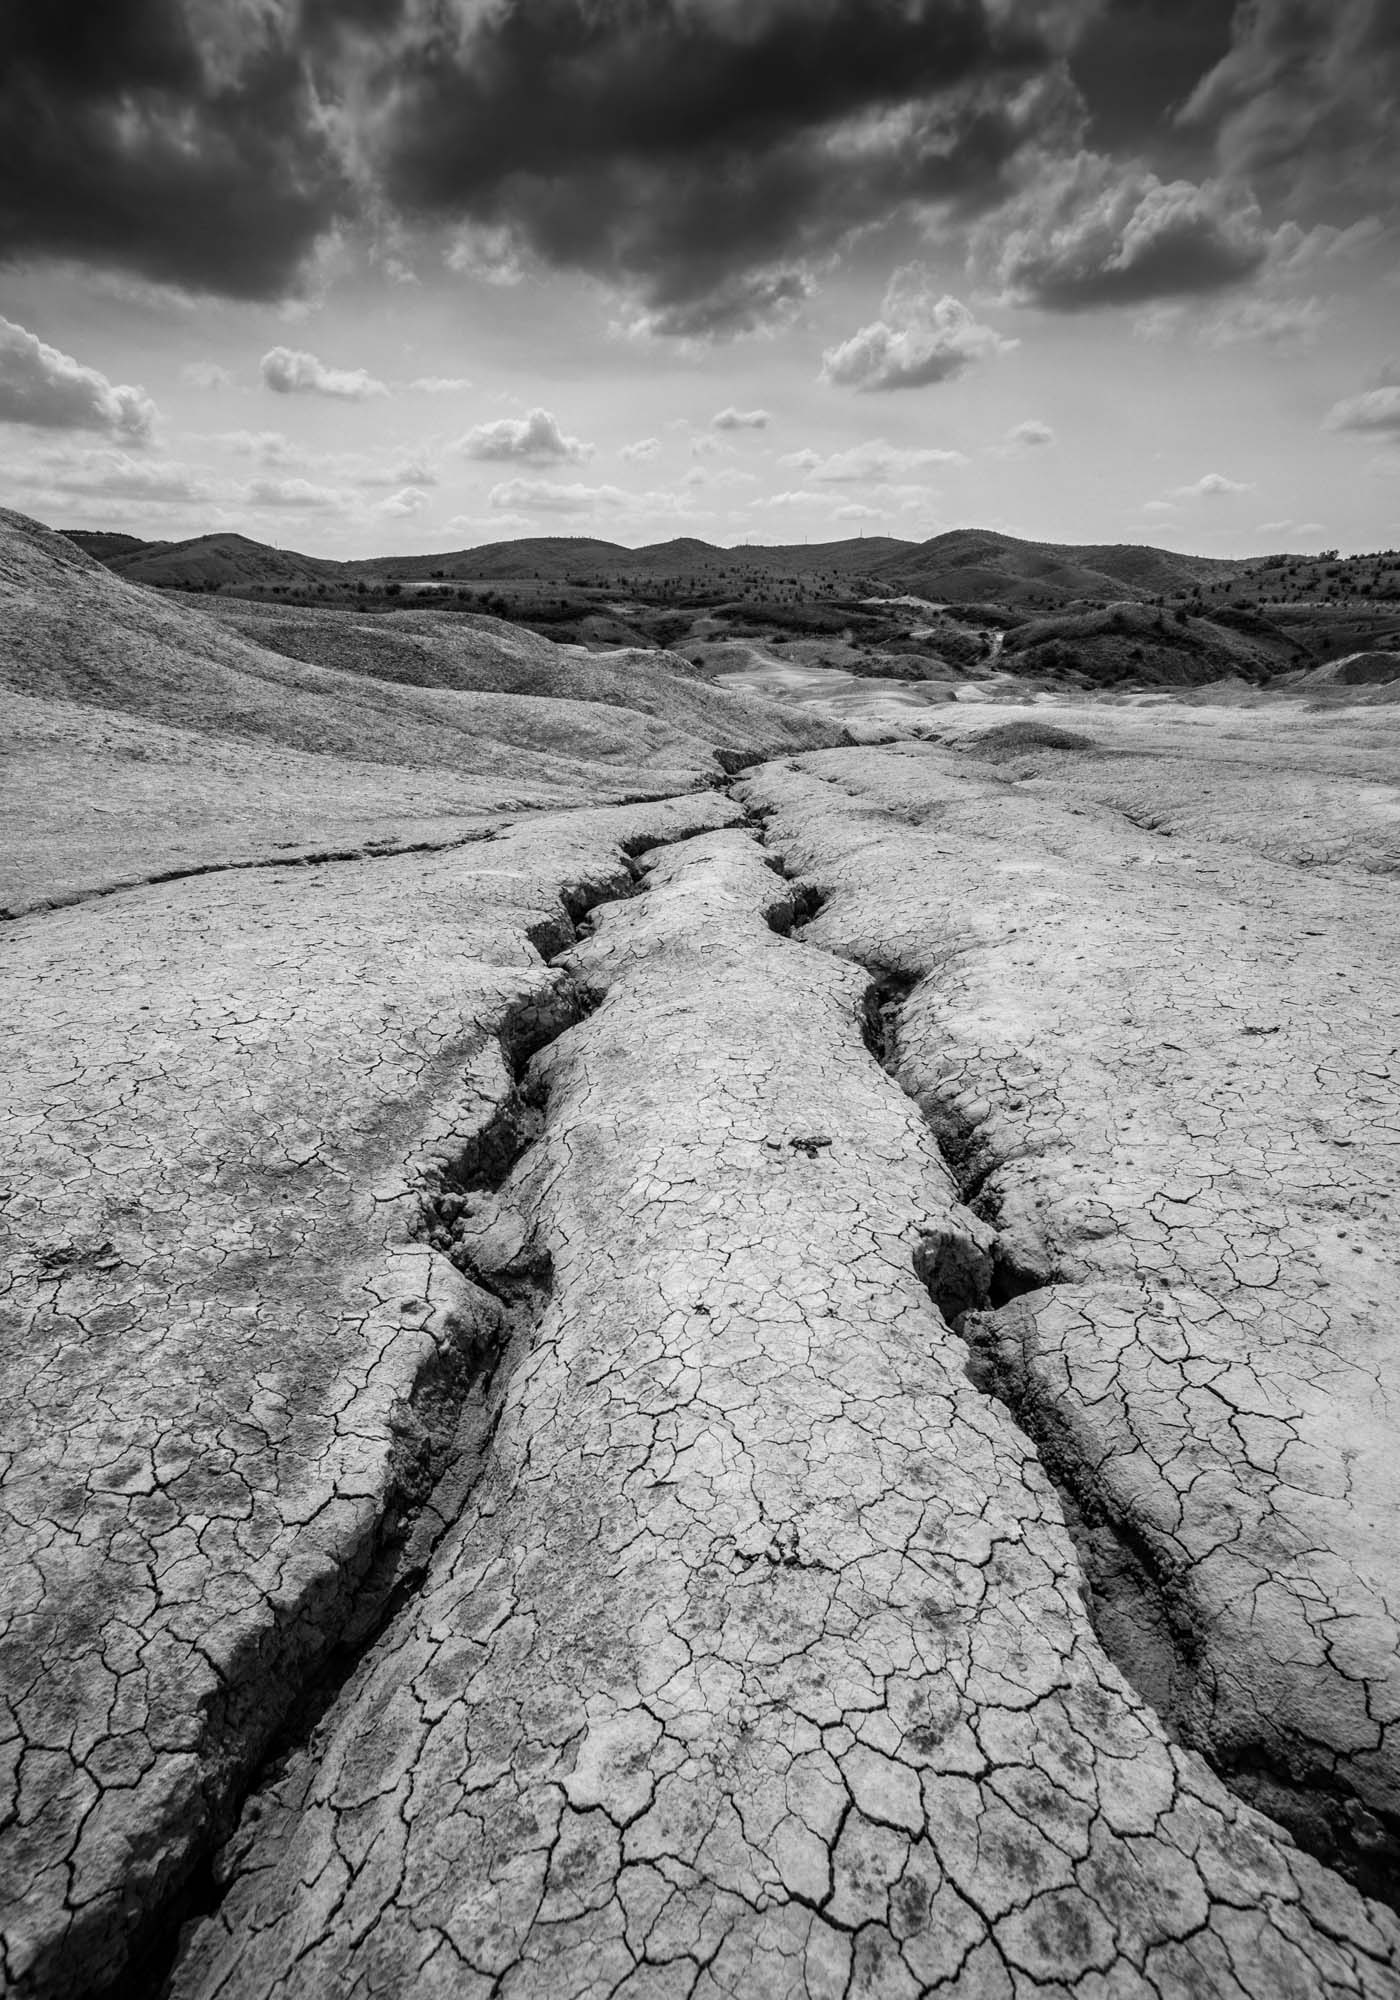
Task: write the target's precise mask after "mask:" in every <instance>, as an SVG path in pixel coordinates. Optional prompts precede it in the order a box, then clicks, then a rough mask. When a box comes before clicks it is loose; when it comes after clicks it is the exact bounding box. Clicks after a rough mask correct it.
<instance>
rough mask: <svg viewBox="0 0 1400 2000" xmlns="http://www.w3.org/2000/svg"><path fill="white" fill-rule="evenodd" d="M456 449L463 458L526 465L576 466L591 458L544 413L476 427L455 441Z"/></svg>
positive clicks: (581, 444) (589, 451)
mask: <svg viewBox="0 0 1400 2000" xmlns="http://www.w3.org/2000/svg"><path fill="white" fill-rule="evenodd" d="M457 449H458V451H460V452H461V453H462V454H463V456H464V457H466V458H483V459H519V460H522V461H524V462H525V463H526V464H529V465H548V464H551V463H553V464H565V463H572V464H578V463H579V462H580V461H582V460H583V459H585V458H591V457H592V455H593V447H592V445H591V444H585V443H584V441H583V439H582V438H576V437H566V436H565V434H564V432H563V431H562V430H561V428H560V425H559V419H558V418H557V417H555V416H551V414H550V412H549V411H548V410H531V411H530V412H529V414H528V415H527V416H524V417H500V418H498V419H497V420H496V422H495V423H493V424H478V425H477V426H476V427H475V429H473V430H469V431H468V432H467V434H466V436H465V437H464V438H461V439H460V440H459V441H458V445H457Z"/></svg>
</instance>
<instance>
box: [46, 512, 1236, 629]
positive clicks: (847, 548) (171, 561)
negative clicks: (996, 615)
mask: <svg viewBox="0 0 1400 2000" xmlns="http://www.w3.org/2000/svg"><path fill="white" fill-rule="evenodd" d="M75 539H77V540H78V541H79V543H80V545H81V546H83V547H86V548H87V549H88V550H89V551H90V553H92V554H93V555H95V556H97V557H98V559H99V560H100V561H102V562H104V563H106V564H107V565H108V567H109V568H111V569H113V570H115V571H116V572H117V574H118V575H121V576H125V577H128V578H130V579H131V581H132V582H135V583H151V584H158V585H163V586H164V587H166V588H176V589H186V590H205V589H208V588H209V587H210V586H211V585H224V586H229V587H231V588H234V589H237V588H240V587H248V586H251V585H257V584H261V585H264V586H275V585H277V584H284V585H285V584H298V583H300V584H309V585H312V586H314V585H316V584H318V583H326V584H332V583H339V584H341V585H342V586H343V585H349V586H351V587H353V586H354V585H355V584H356V583H357V582H370V581H378V582H383V581H386V580H397V581H399V582H403V583H414V582H418V583H426V582H430V581H447V582H463V583H464V582H471V583H492V582H515V581H522V580H525V581H530V580H536V579H537V580H539V581H541V582H553V583H575V584H580V585H591V586H595V587H596V586H611V587H614V588H622V587H625V586H626V585H627V583H628V582H633V583H636V584H639V585H640V584H643V583H645V582H647V581H651V582H658V581H665V580H669V581H674V582H677V583H683V582H693V583H703V582H704V581H705V580H706V579H707V578H710V579H713V580H714V581H715V582H716V583H723V582H724V581H725V580H726V579H729V578H734V579H739V578H753V577H762V576H765V575H767V576H771V577H773V578H775V579H800V578H806V579H829V580H830V581H832V583H833V584H839V583H841V582H843V581H844V582H851V583H857V582H859V583H867V582H868V583H872V584H875V585H885V586H889V587H890V588H891V589H897V590H900V591H910V592H915V593H917V594H918V595H920V596H924V597H932V598H937V599H940V600H952V601H956V602H963V603H967V602H972V603H978V602H986V603H993V604H1001V605H1005V606H1007V607H1009V608H1024V609H1026V610H1033V609H1037V608H1039V609H1044V608H1048V607H1050V606H1052V605H1055V604H1062V603H1067V602H1069V601H1071V600H1073V599H1076V598H1085V597H1088V598H1103V599H1113V598H1123V597H1132V598H1147V597H1154V596H1170V595H1173V594H1180V593H1182V592H1189V591H1193V590H1195V589H1196V588H1197V587H1198V586H1201V585H1203V584H1208V583H1211V582H1215V581H1217V580H1220V579H1233V578H1235V577H1238V576H1240V575H1241V574H1243V573H1245V572H1247V571H1248V570H1249V569H1250V568H1251V565H1250V564H1249V563H1246V562H1228V561H1224V560H1221V559H1216V558H1212V557H1208V556H1189V555H1178V554H1176V553H1174V552H1173V551H1171V550H1168V549H1157V548H1150V547H1138V546H1134V545H1132V544H1121V545H1097V544H1095V545H1089V546H1085V547H1077V546H1075V545H1073V544H1068V543H1065V544H1061V543H1057V542H1026V541H1020V540H1018V539H1017V538H1016V537H1015V536H1014V535H1003V534H997V533H994V532H992V531H991V530H989V529H982V528H958V529H954V530H952V531H951V532H949V533H947V534H942V535H935V536H934V537H933V539H932V540H931V541H927V542H905V541H899V540H897V539H896V538H894V537H892V536H888V535H870V536H865V537H851V538H848V539H847V540H844V541H839V542H813V543H806V542H788V543H778V544H774V545H765V546H743V547H739V548H720V547H718V546H717V545H716V544H714V543H712V542H704V541H699V540H696V539H695V538H694V537H692V536H683V537H680V538H678V539H676V540H673V541H667V542H655V543H650V544H648V545H647V546H645V547H642V548H637V549H629V548H626V547H624V546H623V545H622V544H621V543H620V542H606V541H599V540H596V539H594V538H593V537H590V536H582V535H539V536H532V537H526V538H524V539H522V540H518V541H509V542H491V543H487V544H485V545H484V546H483V547H480V548H474V549H456V550H450V551H447V552H443V553H438V554H429V555H416V556H371V557H365V558H363V559H361V560H358V561H354V562H334V561H332V560H330V559H329V558H327V557H322V556H304V555H300V554H298V553H296V552H295V551H294V550H289V549H274V548H269V547H267V546H266V545H265V544H264V543H261V542H255V541H252V540H250V539H249V538H248V537H247V536H246V535H233V534H218V535H199V536H196V537H195V538H194V539H193V540H190V541H185V542H148V543H142V542H137V541H135V540H134V538H133V537H131V536H125V535H122V536H117V535H100V534H87V535H83V536H79V537H76V538H75Z"/></svg>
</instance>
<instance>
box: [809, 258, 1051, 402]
mask: <svg viewBox="0 0 1400 2000" xmlns="http://www.w3.org/2000/svg"><path fill="white" fill-rule="evenodd" d="M881 313H882V317H881V318H879V319H877V320H872V321H871V323H870V324H869V325H868V326H863V327H861V328H860V329H859V331H858V332H856V333H853V334H852V335H851V337H850V339H849V340H843V341H842V342H840V344H839V345H838V346H836V347H829V348H827V350H826V352H825V353H824V354H823V355H822V379H823V380H824V381H826V382H831V383H834V384H835V385H836V386H837V387H839V388H843V389H856V390H858V391H860V392H861V393H862V394H870V393H872V392H880V391H886V390H894V389H921V388H924V387H926V386H927V385H928V384H929V383H933V382H949V381H951V380H952V379H953V377H954V376H956V375H961V374H962V372H963V370H964V369H965V368H969V367H971V366H972V364H973V363H974V362H976V361H982V360H985V359H987V357H988V356H990V355H993V354H1002V353H1004V352H1005V351H1006V350H1007V349H1008V348H1011V347H1014V346H1015V345H1016V342H1015V341H1014V340H1006V339H1004V338H1003V336H1002V335H1001V334H999V333H997V332H996V331H995V330H994V329H993V328H992V327H990V326H983V325H982V324H981V323H980V322H979V321H978V320H976V319H974V317H973V315H972V314H971V313H970V312H969V311H968V309H967V307H966V306H965V305H964V304H963V303H962V301H961V300H960V299H955V298H951V297H949V296H948V295H947V294H946V293H940V292H939V291H938V288H937V286H936V285H935V284H934V282H933V278H932V274H931V273H930V272H929V271H927V270H926V269H925V268H924V266H923V265H921V264H906V265H904V266H903V267H902V269H900V270H898V271H896V272H895V273H894V276H893V277H892V278H891V279H890V284H889V290H888V291H887V292H886V294H885V299H884V304H883V306H882V308H881Z"/></svg>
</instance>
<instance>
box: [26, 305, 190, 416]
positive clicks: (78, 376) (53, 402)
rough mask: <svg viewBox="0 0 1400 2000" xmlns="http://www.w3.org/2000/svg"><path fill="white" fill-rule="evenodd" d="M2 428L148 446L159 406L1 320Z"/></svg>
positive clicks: (36, 337)
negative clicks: (92, 434)
mask: <svg viewBox="0 0 1400 2000" xmlns="http://www.w3.org/2000/svg"><path fill="white" fill-rule="evenodd" d="M0 422H3V423H10V424H27V425H30V426H32V427H33V428H34V429H36V430H54V431H97V432H100V433H101V434H103V435H104V436H107V437H110V438H117V439H121V440H123V441H124V442H126V443H128V444H146V443H148V442H149V441H150V438H151V435H152V433H153V432H154V430H155V425H156V406H155V404H154V403H153V402H152V401H151V399H150V397H149V396H148V395H147V394H146V392H145V390H144V389H136V388H133V387H132V386H131V385H130V384H129V383H125V382H109V381H108V379H107V377H106V376H105V375H103V374H102V373H101V372H100V371H99V370H98V369H96V368H88V367H85V366H84V364H83V363H82V362H81V361H76V360H75V359H74V358H73V356H72V355H71V354H65V353H64V352H63V350H62V349H61V348H58V347H49V346H48V345H47V344H46V343H45V342H44V341H42V340H40V339H39V338H38V336H37V335H35V334H32V333H30V332H29V331H28V329H27V328H26V327H22V326H17V325H16V324H15V323H14V321H13V320H8V319H0Z"/></svg>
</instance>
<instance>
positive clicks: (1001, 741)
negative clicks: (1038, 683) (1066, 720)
mask: <svg viewBox="0 0 1400 2000" xmlns="http://www.w3.org/2000/svg"><path fill="white" fill-rule="evenodd" d="M1097 747H1098V746H1097V745H1096V744H1095V742H1094V739H1093V737H1092V736H1085V735H1084V734H1083V732H1082V731H1081V730H1078V729H1064V728H1062V727H1061V726H1060V724H1059V723H1057V722H1037V721H1035V720H1033V719H1032V718H1030V717H1024V718H1021V719H1018V720H1017V721H1015V722H999V723H998V724H997V725H996V727H995V728H994V729H984V730H983V731H982V732H981V733H980V734H979V735H977V736H970V737H968V738H967V740H966V741H965V742H964V744H963V745H962V748H963V749H964V750H966V751H967V752H968V753H969V755H971V756H975V757H988V758H991V759H993V760H994V761H995V760H996V759H999V758H1002V757H1020V756H1024V754H1025V753H1026V751H1028V750H1093V749H1096V748H1097Z"/></svg>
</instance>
